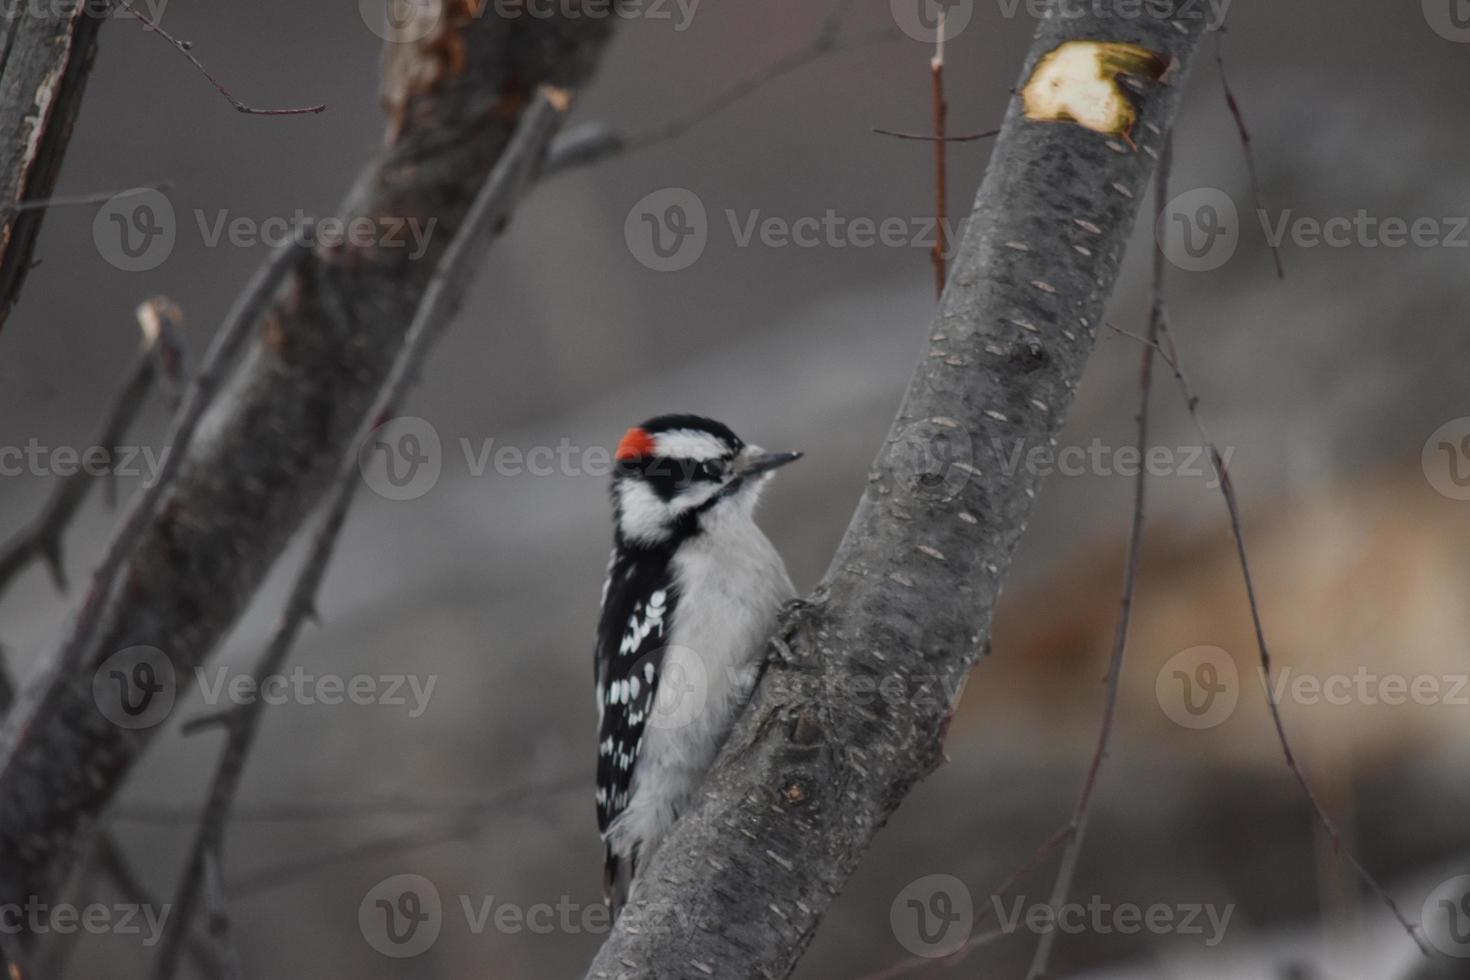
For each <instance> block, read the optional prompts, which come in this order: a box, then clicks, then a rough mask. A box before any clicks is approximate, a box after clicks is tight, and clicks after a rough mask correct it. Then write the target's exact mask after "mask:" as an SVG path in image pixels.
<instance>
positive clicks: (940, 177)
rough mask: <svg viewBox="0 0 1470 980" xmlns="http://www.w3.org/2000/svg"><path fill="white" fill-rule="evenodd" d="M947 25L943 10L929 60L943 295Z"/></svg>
mask: <svg viewBox="0 0 1470 980" xmlns="http://www.w3.org/2000/svg"><path fill="white" fill-rule="evenodd" d="M944 28H945V15H944V11H943V10H941V11H940V13H939V31H938V35H937V36H936V38H935V40H934V57H933V58H932V59H931V60H930V62H929V76H930V78H931V79H932V81H933V87H934V217H935V223H936V224H937V225H938V228H939V233H938V234H937V235H936V236H935V239H934V251H933V253H932V258H933V262H934V295H935V296H943V295H944V276H945V268H946V264H945V257H946V255H947V254H948V252H949V234H948V232H947V231H946V230H945V226H946V224H947V222H948V220H949V207H948V205H947V204H946V200H945V198H946V196H947V194H948V191H949V186H948V185H949V181H948V178H947V176H946V174H945V154H946V147H945V145H944V131H945V120H946V118H947V117H948V116H949V106H948V104H947V103H946V102H945V101H944Z"/></svg>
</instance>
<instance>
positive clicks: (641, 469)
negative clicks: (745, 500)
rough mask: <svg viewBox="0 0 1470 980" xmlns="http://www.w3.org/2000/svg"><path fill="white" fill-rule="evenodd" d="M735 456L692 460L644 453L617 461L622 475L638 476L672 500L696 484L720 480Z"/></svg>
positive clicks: (666, 498)
mask: <svg viewBox="0 0 1470 980" xmlns="http://www.w3.org/2000/svg"><path fill="white" fill-rule="evenodd" d="M731 458H733V457H732V455H726V456H722V457H719V458H717V459H706V460H693V459H681V458H678V457H674V456H644V457H640V458H638V459H626V460H620V461H619V462H618V470H617V475H618V476H619V477H635V478H638V479H641V480H643V482H644V483H647V484H648V485H649V486H650V487H651V488H652V489H653V491H654V492H655V493H657V494H658V495H659V497H660V498H662V499H663V500H670V499H672V498H673V496H674V495H675V494H677V493H679V492H680V491H682V490H686V489H688V488H689V487H690V486H691V485H692V484H695V483H718V482H720V481H721V480H723V479H724V478H725V475H726V474H727V473H728V472H729V469H730V460H731Z"/></svg>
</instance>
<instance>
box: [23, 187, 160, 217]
mask: <svg viewBox="0 0 1470 980" xmlns="http://www.w3.org/2000/svg"><path fill="white" fill-rule="evenodd" d="M172 186H173V184H171V183H170V182H169V181H166V180H165V181H159V182H158V183H154V184H140V185H138V186H137V187H125V188H123V189H122V190H120V191H96V192H94V193H91V194H57V195H55V196H53V197H37V198H32V199H31V200H28V201H21V202H19V203H17V204H12V205H10V206H9V207H4V208H0V214H24V213H26V212H27V211H45V210H47V209H49V208H70V207H78V206H80V205H85V204H104V203H106V202H107V201H110V200H112V199H113V198H114V197H122V196H123V195H125V194H137V193H139V192H140V191H166V190H168V189H169V188H170V187H172Z"/></svg>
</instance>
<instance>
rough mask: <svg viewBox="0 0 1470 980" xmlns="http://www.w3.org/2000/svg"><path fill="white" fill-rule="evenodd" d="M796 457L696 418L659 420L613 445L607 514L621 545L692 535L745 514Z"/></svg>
mask: <svg viewBox="0 0 1470 980" xmlns="http://www.w3.org/2000/svg"><path fill="white" fill-rule="evenodd" d="M800 458H801V453H768V452H766V451H765V450H764V449H761V448H760V447H759V446H747V445H746V444H745V443H744V442H743V441H742V440H741V439H740V437H739V436H737V435H736V434H735V433H734V432H731V431H730V429H729V427H728V426H725V425H722V424H720V423H719V422H716V421H714V420H713V419H707V418H701V417H700V416H698V415H660V416H659V417H658V418H653V419H649V420H648V421H647V422H644V423H643V424H642V425H638V426H634V427H633V428H631V429H629V430H628V431H627V433H626V434H625V435H624V436H623V439H622V441H621V442H619V443H618V449H617V468H616V469H615V470H614V471H613V485H612V495H613V514H614V519H615V521H616V523H617V538H618V543H619V544H620V545H627V546H632V547H643V548H653V547H659V546H661V545H667V544H670V543H673V542H676V541H678V540H679V539H681V538H683V537H686V536H688V535H690V534H694V533H696V532H698V531H699V530H700V529H701V527H702V526H703V525H704V524H705V523H706V522H707V521H709V520H710V519H711V518H712V517H717V516H722V515H724V514H727V513H740V514H743V515H745V516H749V515H750V512H751V511H752V509H754V507H755V502H756V499H757V498H758V497H759V496H760V490H761V486H762V485H763V484H764V483H765V482H766V480H767V479H768V478H769V477H770V475H771V472H772V471H773V470H775V469H776V467H778V466H785V465H786V464H787V463H790V462H792V461H793V460H797V459H800Z"/></svg>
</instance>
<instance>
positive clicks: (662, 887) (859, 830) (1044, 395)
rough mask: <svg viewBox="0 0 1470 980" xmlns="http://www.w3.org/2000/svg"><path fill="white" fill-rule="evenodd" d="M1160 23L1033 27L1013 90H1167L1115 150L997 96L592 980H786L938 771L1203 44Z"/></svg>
mask: <svg viewBox="0 0 1470 980" xmlns="http://www.w3.org/2000/svg"><path fill="white" fill-rule="evenodd" d="M1178 10H1179V16H1178V17H1177V18H1165V19H1159V18H1157V17H1155V16H1153V13H1154V12H1156V11H1157V6H1155V7H1152V8H1150V11H1149V12H1145V13H1144V14H1143V15H1141V16H1140V17H1138V18H1133V19H1122V18H1117V17H1105V18H1099V17H1097V16H1096V14H1094V13H1090V12H1089V13H1087V14H1085V15H1083V16H1076V14H1077V11H1076V10H1075V9H1071V10H1069V12H1068V16H1066V17H1062V16H1053V17H1051V18H1048V19H1046V20H1043V21H1042V22H1041V24H1040V27H1039V29H1038V32H1037V35H1036V39H1035V42H1034V44H1033V45H1032V48H1031V51H1030V53H1029V54H1028V56H1027V58H1026V64H1025V67H1024V69H1023V71H1022V74H1021V85H1020V86H1018V93H1021V92H1024V91H1025V89H1026V85H1027V83H1028V81H1030V80H1031V79H1032V78H1033V73H1034V72H1035V71H1036V69H1037V67H1038V65H1039V64H1040V63H1041V62H1042V59H1043V58H1045V57H1046V56H1047V55H1048V54H1051V53H1053V52H1055V51H1056V50H1057V49H1058V48H1059V47H1060V46H1061V45H1063V44H1064V43H1066V42H1069V41H1077V40H1089V41H1102V42H1121V43H1125V44H1131V45H1139V46H1141V47H1142V48H1144V49H1147V50H1148V51H1151V52H1154V53H1155V54H1157V55H1159V56H1160V57H1161V58H1163V59H1164V60H1165V61H1166V62H1167V63H1168V66H1169V69H1170V70H1169V71H1168V72H1167V73H1166V74H1165V76H1164V81H1162V82H1144V83H1142V84H1140V85H1138V86H1137V87H1136V90H1131V91H1129V93H1128V96H1127V97H1128V99H1129V100H1130V101H1131V103H1132V104H1133V105H1134V106H1136V108H1137V110H1138V120H1137V125H1135V126H1132V127H1131V130H1130V131H1125V132H1122V133H1119V134H1118V135H1107V134H1104V133H1100V132H1096V131H1092V130H1089V129H1086V128H1083V127H1082V126H1081V125H1078V124H1075V123H1073V122H1066V121H1063V122H1042V121H1039V120H1036V119H1032V118H1030V117H1029V116H1028V114H1027V111H1026V108H1025V106H1024V105H1023V99H1022V95H1021V94H1018V95H1017V96H1016V97H1015V98H1013V99H1012V102H1011V105H1010V108H1009V111H1008V112H1007V115H1006V119H1005V122H1004V125H1003V128H1002V130H1001V134H1000V137H999V139H998V141H997V143H996V147H995V152H994V156H993V157H992V160H991V164H990V167H989V169H988V171H987V172H986V175H985V179H984V181H983V182H982V184H981V187H980V190H979V194H978V196H977V198H976V201H975V206H974V210H973V212H972V214H971V217H970V221H969V223H968V226H967V227H966V229H965V233H964V236H963V240H962V242H961V244H960V248H959V251H958V254H957V256H956V258H955V261H954V264H953V266H952V269H951V273H950V278H949V282H948V286H947V288H946V289H945V293H944V296H943V298H942V299H941V301H940V306H939V311H938V315H937V316H936V318H935V320H934V324H933V326H932V327H931V329H930V331H929V339H928V342H927V344H926V348H925V351H924V356H923V357H922V358H921V360H920V363H919V367H918V369H917V370H916V372H915V374H914V377H913V379H912V381H911V382H910V385H909V389H908V392H907V394H906V395H905V397H904V401H903V405H902V407H901V408H900V409H899V412H898V416H897V418H896V419H895V421H894V424H893V427H892V429H891V431H890V432H889V435H888V438H887V440H886V442H885V443H884V446H883V448H882V449H881V450H880V451H879V453H878V458H877V460H876V462H875V464H874V467H873V471H872V473H871V475H870V481H869V484H868V487H867V489H866V491H865V492H864V494H863V497H862V499H861V501H860V502H859V504H858V508H857V512H856V513H855V514H854V516H853V519H852V523H851V524H850V526H849V527H848V530H847V534H846V535H845V536H844V538H843V540H842V543H841V545H840V546H839V548H838V551H837V555H836V557H835V558H834V559H833V562H832V566H831V568H830V569H829V570H828V572H827V575H826V577H825V579H824V580H823V582H822V584H821V585H820V586H818V588H817V589H816V591H815V593H814V594H813V595H812V596H811V597H809V599H808V601H807V602H805V603H803V604H800V605H798V606H797V607H795V608H794V609H793V610H792V611H791V613H790V614H789V615H788V616H787V618H786V620H785V622H784V623H783V626H782V629H781V632H780V633H779V634H778V636H777V638H776V639H775V640H774V641H773V651H774V655H773V658H772V662H771V665H770V667H769V668H768V669H767V671H766V673H765V675H764V677H763V679H762V681H761V683H760V684H759V685H758V687H757V689H756V692H755V694H754V696H753V698H752V701H751V703H750V705H749V707H748V708H747V710H746V712H745V713H744V715H743V716H742V717H741V720H740V722H739V723H738V725H737V726H736V729H735V731H734V733H733V734H732V735H731V737H730V739H729V741H728V743H727V744H726V746H725V748H724V750H723V752H722V753H721V756H720V758H719V761H718V762H717V763H716V766H715V769H714V770H713V771H712V773H711V774H710V776H709V777H708V778H707V780H706V783H705V785H704V787H703V790H702V792H701V794H700V798H699V800H698V801H697V802H696V803H695V804H694V805H693V806H692V808H691V809H690V810H689V811H688V812H687V813H686V814H685V815H684V816H683V817H682V818H681V819H680V821H679V822H678V823H677V824H676V825H675V827H674V830H673V831H672V832H671V834H670V836H669V838H668V839H667V841H666V842H665V843H664V844H663V845H662V846H661V847H660V848H659V850H658V851H657V852H656V853H655V854H654V856H653V858H652V859H651V861H650V862H649V863H648V865H647V866H646V867H645V868H643V869H641V870H640V884H639V885H638V886H637V887H636V888H635V890H634V892H633V894H632V896H631V902H630V904H629V906H628V907H627V908H626V909H625V910H624V911H623V914H622V916H621V917H620V918H619V920H618V923H617V926H616V927H615V929H614V930H613V932H612V934H611V935H610V936H609V938H608V940H607V942H606V943H605V944H604V946H603V948H602V950H601V952H600V953H599V954H598V956H597V958H596V960H595V961H594V962H593V964H592V967H591V970H590V973H589V976H591V977H594V978H618V977H629V978H631V977H639V978H650V977H651V978H668V980H676V978H678V980H682V978H685V977H691V976H715V977H782V976H785V975H787V974H788V973H789V972H790V971H791V969H792V968H793V967H794V965H795V964H796V962H797V960H798V959H799V958H800V956H801V954H802V952H803V951H804V950H805V948H806V946H807V944H808V942H809V941H810V940H811V938H812V936H813V934H814V933H815V931H816V928H817V925H818V923H819V922H820V920H821V918H822V916H823V914H824V913H825V912H826V910H827V907H828V905H829V904H830V903H831V901H832V898H833V896H835V895H836V894H837V893H838V892H840V891H841V889H842V887H843V885H844V883H845V882H846V881H847V878H848V876H849V875H850V874H851V873H852V871H853V869H854V868H855V867H856V866H857V863H858V861H859V859H860V858H861V856H862V854H863V852H864V851H865V850H866V848H867V846H868V844H869V842H870V841H871V840H872V837H873V835H874V834H875V833H876V832H877V830H878V828H879V827H881V826H882V825H883V823H884V822H885V821H886V820H887V819H888V817H889V816H890V815H891V814H892V813H893V811H894V809H895V808H896V807H897V806H898V804H899V803H900V802H901V801H902V800H903V798H904V797H905V796H906V795H907V794H908V792H909V791H910V790H911V789H912V788H913V786H914V785H915V784H916V783H917V782H918V781H919V780H920V779H921V778H923V777H924V776H925V775H926V774H927V773H929V772H930V771H931V770H932V769H933V768H934V767H935V766H936V765H937V764H938V762H939V760H940V758H941V751H940V748H941V742H942V739H943V732H944V727H945V723H946V720H947V717H948V714H949V712H950V710H951V700H952V696H953V694H954V692H956V691H957V690H958V689H959V687H960V683H961V681H962V679H963V678H964V677H965V676H966V675H967V674H968V672H969V670H970V668H971V667H972V666H974V664H975V662H976V661H977V660H978V659H979V657H980V655H981V652H982V650H984V648H985V646H986V644H987V636H988V633H989V628H990V619H991V613H992V611H993V608H994V605H995V601H996V597H997V595H998V593H999V592H1000V587H1001V583H1002V580H1003V578H1004V576H1005V573H1006V569H1007V567H1008V565H1009V562H1010V558H1011V554H1012V552H1013V550H1014V548H1015V545H1016V542H1017V541H1018V540H1019V538H1020V536H1021V533H1022V530H1023V529H1024V527H1025V525H1026V520H1027V517H1028V515H1029V513H1030V510H1031V503H1032V500H1033V498H1034V497H1035V495H1036V491H1037V489H1038V487H1039V485H1040V482H1041V480H1040V477H1039V475H1038V474H1036V473H1034V472H1027V471H1026V468H1024V467H1023V468H1020V469H1014V468H1010V467H1007V465H1006V459H1007V457H1011V458H1024V457H1025V452H1024V450H1026V449H1029V447H1032V446H1046V445H1048V444H1049V443H1050V442H1051V441H1053V440H1054V439H1055V437H1056V434H1057V432H1058V430H1059V429H1060V427H1061V425H1062V421H1063V417H1064V416H1065V415H1066V412H1067V409H1068V408H1069V406H1070V405H1071V402H1072V400H1073V396H1074V394H1075V391H1076V386H1077V382H1078V379H1079V378H1080V376H1081V374H1082V369H1083V365H1084V364H1085V363H1086V360H1087V357H1088V355H1089V353H1090V351H1091V348H1092V343H1093V338H1094V335H1095V333H1096V330H1097V327H1098V325H1099V323H1100V322H1101V319H1102V314H1103V306H1104V303H1105V301H1106V299H1107V297H1108V294H1109V292H1110V291H1111V289H1112V286H1113V282H1114V279H1115V278H1116V276H1117V272H1118V265H1119V260H1120V257H1121V255H1122V252H1123V248H1124V244H1125V242H1126V241H1127V239H1128V235H1129V233H1130V231H1131V230H1132V227H1133V223H1134V219H1135V217H1136V215H1137V212H1138V207H1139V204H1140V202H1141V201H1142V200H1143V198H1144V195H1145V189H1146V187H1147V184H1148V180H1149V177H1150V175H1151V173H1152V171H1153V168H1154V164H1155V161H1156V160H1157V156H1158V153H1159V149H1160V147H1161V146H1162V144H1163V140H1164V136H1163V134H1164V133H1165V132H1167V131H1168V130H1169V128H1170V126H1171V124H1172V122H1173V118H1174V114H1175V111H1176V109H1177V107H1178V104H1179V86H1180V84H1181V81H1182V79H1183V78H1184V77H1185V72H1186V69H1187V67H1188V63H1189V61H1190V59H1191V57H1192V55H1193V54H1194V52H1195V50H1196V48H1197V46H1198V44H1199V40H1200V35H1201V32H1202V30H1203V26H1204V25H1203V23H1202V22H1201V21H1200V20H1199V19H1198V18H1190V17H1189V16H1188V11H1187V8H1186V5H1184V4H1180V5H1179V7H1178ZM1052 13H1053V14H1057V13H1059V12H1058V11H1055V10H1053V11H1052ZM1077 50H1079V49H1075V48H1074V49H1069V51H1077ZM1081 50H1082V51H1084V52H1085V51H1086V50H1087V49H1085V48H1084V49H1081ZM1110 50H1112V51H1119V52H1120V53H1123V54H1127V55H1130V56H1132V55H1136V54H1137V51H1136V49H1127V50H1121V49H1110ZM1051 64H1052V65H1053V66H1055V65H1056V64H1057V62H1056V61H1055V60H1054V61H1053V62H1052V63H1051ZM1099 65H1100V66H1101V61H1100V62H1099ZM1098 83H1099V84H1110V83H1112V76H1111V75H1110V74H1104V75H1100V76H1099V79H1098ZM1077 85H1081V86H1082V90H1084V91H1088V92H1090V93H1091V94H1094V95H1097V94H1099V90H1097V89H1094V88H1090V87H1089V86H1087V85H1086V84H1085V83H1084V82H1083V80H1082V79H1081V78H1080V77H1078V76H1076V75H1075V73H1068V72H1065V71H1063V72H1062V73H1061V74H1060V88H1059V89H1057V90H1054V91H1052V92H1051V93H1050V94H1052V95H1061V96H1063V97H1065V96H1068V95H1069V90H1070V89H1072V88H1075V87H1076V86H1077ZM1041 94H1048V93H1041ZM1094 104H1095V103H1094ZM1077 105H1079V106H1080V103H1077ZM1016 447H1021V448H1022V450H1023V451H1022V453H1020V454H1019V455H1013V454H1014V450H1015V448H1016ZM979 680H980V681H982V682H983V674H982V675H980V677H979Z"/></svg>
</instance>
